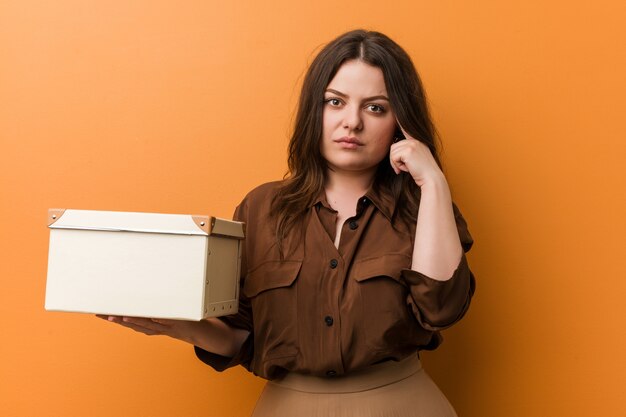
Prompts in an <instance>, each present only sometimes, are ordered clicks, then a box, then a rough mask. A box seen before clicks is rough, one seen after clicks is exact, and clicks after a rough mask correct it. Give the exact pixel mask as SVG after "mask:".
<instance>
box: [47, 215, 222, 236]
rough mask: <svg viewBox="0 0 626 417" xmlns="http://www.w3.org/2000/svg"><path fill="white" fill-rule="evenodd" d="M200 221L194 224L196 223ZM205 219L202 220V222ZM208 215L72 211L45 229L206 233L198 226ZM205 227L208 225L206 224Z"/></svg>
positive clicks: (207, 233)
mask: <svg viewBox="0 0 626 417" xmlns="http://www.w3.org/2000/svg"><path fill="white" fill-rule="evenodd" d="M198 219H200V221H199V222H198V223H196V220H198ZM204 219H206V220H204ZM208 219H209V216H191V215H187V214H161V213H134V212H123V211H96V210H72V209H67V210H65V211H63V212H62V216H58V215H57V217H56V219H55V221H54V222H53V223H51V224H50V225H49V226H48V227H50V228H51V229H82V230H103V231H125V232H143V233H170V234H182V235H204V236H207V235H209V234H210V232H209V231H208V228H205V227H204V226H200V224H201V223H202V222H203V221H207V222H208ZM206 226H208V223H207V224H206Z"/></svg>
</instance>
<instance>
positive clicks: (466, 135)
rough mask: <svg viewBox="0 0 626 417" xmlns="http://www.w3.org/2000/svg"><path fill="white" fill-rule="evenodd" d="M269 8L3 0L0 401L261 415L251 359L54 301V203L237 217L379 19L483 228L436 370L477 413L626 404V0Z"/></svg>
mask: <svg viewBox="0 0 626 417" xmlns="http://www.w3.org/2000/svg"><path fill="white" fill-rule="evenodd" d="M259 3H260V2H256V1H245V2H244V1H236V2H222V1H220V2H218V1H212V2H208V1H200V0H198V1H184V2H178V1H176V2H175V1H116V2H96V1H91V2H86V1H82V0H76V1H69V0H60V1H55V2H45V1H39V2H36V1H23V0H20V1H14V2H0V98H1V101H0V230H1V231H2V238H1V239H0V256H1V262H0V285H1V288H0V334H1V335H2V336H1V337H2V342H1V343H0V415H2V416H15V417H23V416H42V415H45V416H64V417H72V416H76V417H79V416H80V417H83V416H86V415H88V416H93V417H98V416H111V415H118V416H151V417H158V416H177V415H179V416H182V415H186V416H246V415H248V414H249V412H250V410H251V408H252V406H253V404H254V401H255V399H256V396H257V395H258V393H259V392H260V390H261V389H262V386H263V381H262V380H260V379H257V378H255V377H253V376H250V375H248V374H247V373H246V372H244V371H243V370H241V369H235V370H230V371H227V372H226V373H224V374H217V373H215V372H214V371H212V370H211V369H210V368H208V367H206V366H204V365H203V364H201V363H200V362H199V361H197V360H196V359H195V357H194V355H193V352H192V349H191V347H189V346H186V345H185V344H183V343H181V342H177V341H173V340H167V339H164V338H158V337H154V338H149V337H146V336H142V335H139V334H136V333H133V332H131V331H129V330H127V329H123V328H121V327H118V326H114V325H110V324H109V323H105V322H104V321H101V320H98V319H96V318H94V317H92V316H89V315H79V314H64V313H52V312H45V311H44V309H43V302H44V292H45V276H46V258H47V238H48V230H47V228H46V227H45V217H46V210H47V209H48V208H49V207H68V208H83V209H102V210H124V211H153V212H170V213H209V214H213V215H218V216H222V217H224V216H230V214H231V213H232V210H233V208H234V206H235V205H236V204H237V202H238V201H239V200H240V199H241V198H242V196H243V195H244V194H245V192H246V191H248V190H249V189H250V188H252V187H253V186H255V185H256V184H259V183H261V182H263V181H267V180H271V179H278V178H280V177H281V176H282V174H283V172H284V170H285V154H286V152H285V147H286V143H287V135H288V131H289V127H290V122H291V118H292V115H293V107H294V104H295V101H296V97H297V86H298V85H299V82H300V79H301V76H302V73H303V71H304V69H305V68H306V65H307V63H308V62H310V60H311V57H312V56H313V53H314V51H315V50H316V48H318V46H319V45H321V44H322V43H324V42H326V41H328V40H330V39H331V38H332V37H334V36H335V35H337V34H339V33H341V32H343V31H345V30H348V29H352V28H355V27H361V26H363V27H367V28H372V29H377V30H380V31H383V32H385V33H387V34H389V35H390V36H391V37H392V38H394V39H396V40H397V41H398V42H399V43H400V44H401V45H403V46H404V47H405V48H406V49H407V50H408V51H409V53H410V54H411V55H412V56H413V58H414V60H415V63H416V65H417V67H418V68H419V70H420V72H421V74H422V76H423V79H424V82H425V84H426V87H427V90H428V92H429V96H430V100H431V103H432V108H433V112H434V116H435V118H436V122H437V125H438V127H439V129H440V131H441V133H442V136H443V139H444V144H445V149H444V159H445V165H446V167H447V174H448V177H449V182H450V184H451V186H452V188H453V193H454V196H455V200H456V201H457V203H458V204H459V206H460V207H461V208H462V209H463V212H464V214H465V217H466V218H467V219H468V221H469V222H470V226H471V231H472V233H473V234H474V236H475V239H476V245H475V248H474V250H473V251H472V252H471V256H470V262H471V264H472V266H473V269H474V270H475V272H476V275H477V278H478V292H477V294H476V297H475V300H474V304H473V306H472V308H471V309H470V312H469V314H468V316H467V317H466V319H465V320H464V321H463V322H462V323H461V324H459V325H458V326H457V327H455V328H453V329H451V330H449V331H447V332H446V334H445V337H446V342H445V343H444V345H443V346H442V347H441V348H440V349H439V350H438V351H436V352H434V353H428V354H426V355H425V358H424V361H425V362H426V366H427V369H428V370H429V372H430V373H431V375H432V376H433V378H434V379H435V380H436V381H437V383H438V384H439V385H440V387H441V388H442V390H443V391H444V392H445V393H446V395H447V396H448V397H449V398H450V400H451V402H452V403H453V404H454V405H455V407H456V408H457V410H458V412H459V414H460V415H462V416H465V417H485V416H509V417H516V416H519V417H534V416H537V417H539V416H568V417H569V416H571V417H578V416H581V417H582V416H592V415H593V416H595V415H606V416H622V415H626V405H625V403H624V399H623V394H624V392H623V391H624V387H625V386H626V360H625V359H624V352H625V351H626V343H625V342H626V336H625V335H626V333H625V332H624V326H625V324H626V323H625V322H624V321H625V320H624V317H626V307H625V305H626V303H625V302H624V300H623V297H624V294H625V292H626V279H625V278H626V277H625V274H624V269H625V268H624V261H623V253H624V243H623V242H624V236H625V234H626V227H625V222H624V213H625V212H626V198H625V190H626V187H625V184H624V182H625V181H624V179H625V178H626V175H625V174H626V172H625V171H626V170H625V169H624V167H623V162H624V156H625V150H626V145H625V143H626V141H625V138H626V129H625V128H624V124H623V118H624V117H623V113H624V109H625V108H626V106H625V105H626V83H625V82H624V74H626V54H624V45H626V29H625V27H624V25H623V22H624V20H625V17H626V8H625V6H624V2H623V1H621V0H613V1H595V2H591V3H589V2H583V1H580V0H576V1H564V0H561V1H552V2H545V1H538V0H531V1H523V2H522V1H520V2H514V4H512V2H502V1H495V0H493V1H487V0H483V1H477V2H461V1H456V2H455V1H417V2H416V1H404V2H398V4H397V5H391V4H390V3H384V2H383V3H381V2H380V1H364V0H359V1H353V0H350V1H345V2H334V1H325V0H320V1H316V2H311V3H310V5H302V4H300V3H299V2H294V1H286V0H285V1H277V2H271V4H272V6H268V4H259ZM336 3H341V4H336ZM619 259H622V261H620V260H619Z"/></svg>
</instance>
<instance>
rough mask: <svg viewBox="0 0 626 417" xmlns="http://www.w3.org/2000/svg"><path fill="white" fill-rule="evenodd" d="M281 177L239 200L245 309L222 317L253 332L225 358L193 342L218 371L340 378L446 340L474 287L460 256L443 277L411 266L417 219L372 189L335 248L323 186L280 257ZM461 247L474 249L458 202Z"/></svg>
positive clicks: (333, 213) (242, 303)
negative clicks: (274, 206)
mask: <svg viewBox="0 0 626 417" xmlns="http://www.w3.org/2000/svg"><path fill="white" fill-rule="evenodd" d="M279 184H280V183H278V182H273V183H268V184H264V185H261V186H260V187H258V188H256V189H254V190H253V191H251V192H250V193H249V194H248V195H247V196H246V197H245V199H244V200H243V201H242V202H241V204H240V205H239V206H238V207H237V209H236V211H235V215H234V219H235V220H238V221H243V222H245V223H246V239H245V244H244V247H245V249H244V257H243V261H242V277H241V283H242V288H241V291H240V293H241V297H240V306H239V312H238V313H237V314H236V315H232V316H226V317H222V318H221V319H222V320H223V321H225V322H226V323H228V324H229V325H231V326H234V327H238V328H243V329H246V330H249V331H250V332H251V334H250V337H249V338H248V340H247V341H246V342H245V343H244V345H243V347H242V349H241V350H240V352H239V353H238V354H237V355H236V356H235V357H233V358H225V357H222V356H219V355H215V354H213V353H210V352H207V351H204V350H202V349H200V348H198V347H196V354H197V355H198V357H199V358H200V359H201V360H202V361H204V362H205V363H207V364H209V365H211V366H212V367H214V368H215V369H217V370H220V371H221V370H223V369H226V368H228V367H231V366H235V365H238V364H242V365H243V366H245V367H246V368H247V369H248V370H251V371H252V372H254V373H255V374H256V375H259V376H261V377H264V378H267V379H272V378H275V377H277V376H279V375H280V374H281V373H283V372H286V371H289V372H299V373H307V374H314V375H326V376H332V375H341V374H344V373H347V372H350V371H353V370H357V369H360V368H363V367H366V366H369V365H372V364H375V363H377V362H381V361H384V360H388V359H392V360H401V359H403V358H405V357H406V356H408V355H409V354H411V353H413V352H415V351H417V350H421V349H434V348H436V347H437V346H438V345H439V344H440V343H441V337H440V335H439V331H440V330H442V329H444V328H446V327H449V326H451V325H452V324H454V323H455V322H456V321H458V320H459V319H460V318H461V317H462V316H463V315H464V313H465V311H466V310H467V308H468V306H469V303H470V299H471V297H472V295H473V293H474V286H475V283H474V277H473V275H472V273H471V272H470V270H469V267H468V265H467V261H466V258H465V255H463V257H462V259H461V261H460V263H459V265H458V267H457V269H456V271H455V272H454V274H453V276H452V277H451V278H450V279H449V280H447V281H438V280H434V279H432V278H429V277H427V276H425V275H423V274H421V273H419V272H416V271H413V270H411V269H410V268H411V262H412V255H413V245H414V240H415V239H414V238H415V224H416V222H415V221H413V222H410V223H407V222H404V221H402V220H401V219H400V216H394V211H395V202H394V201H393V199H392V198H390V196H389V195H387V194H386V193H384V192H376V191H374V190H373V189H372V190H370V191H369V192H368V193H367V194H366V195H365V196H363V197H362V198H361V199H359V201H358V204H357V210H356V215H355V216H354V217H352V218H349V219H348V220H346V222H345V223H344V224H343V226H342V228H341V238H340V241H339V242H340V243H339V248H336V247H335V245H334V243H333V242H334V240H335V233H336V228H335V225H336V219H337V212H336V211H335V210H333V209H332V208H331V207H330V206H329V204H328V203H327V201H326V198H325V196H324V194H323V193H322V194H321V195H320V196H319V198H318V199H317V200H316V201H315V203H314V204H313V205H311V207H310V209H309V211H308V212H307V213H306V216H305V218H304V222H303V223H302V225H303V228H302V229H298V228H294V229H293V230H292V231H291V232H290V233H289V234H288V235H287V237H286V238H285V240H284V242H283V252H284V258H283V259H282V260H281V258H280V255H279V251H278V246H277V240H276V234H275V222H272V221H269V218H270V204H271V201H272V197H273V196H274V193H275V192H276V190H277V188H278V186H279ZM454 213H455V217H456V223H457V228H458V230H459V236H460V238H461V243H462V245H463V249H464V251H467V250H469V249H470V247H471V246H472V243H473V241H472V238H471V236H470V234H469V232H468V230H467V225H466V223H465V221H464V219H463V217H462V216H461V214H460V212H459V211H458V209H457V207H456V206H454Z"/></svg>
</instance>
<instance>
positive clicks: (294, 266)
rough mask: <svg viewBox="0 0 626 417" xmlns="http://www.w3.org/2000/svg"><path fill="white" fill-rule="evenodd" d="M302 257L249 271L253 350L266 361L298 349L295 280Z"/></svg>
mask: <svg viewBox="0 0 626 417" xmlns="http://www.w3.org/2000/svg"><path fill="white" fill-rule="evenodd" d="M301 267H302V261H268V262H265V263H263V264H261V265H259V266H258V267H256V268H254V269H253V270H252V271H250V272H248V275H247V276H246V278H245V282H244V285H243V293H244V295H245V296H246V297H248V298H249V299H250V303H251V305H252V317H253V321H254V350H255V357H257V359H258V360H261V361H266V360H268V359H274V358H279V357H286V356H294V355H296V354H297V353H298V346H297V341H298V317H297V306H298V300H297V292H296V288H295V282H296V279H297V278H298V275H299V274H300V268H301Z"/></svg>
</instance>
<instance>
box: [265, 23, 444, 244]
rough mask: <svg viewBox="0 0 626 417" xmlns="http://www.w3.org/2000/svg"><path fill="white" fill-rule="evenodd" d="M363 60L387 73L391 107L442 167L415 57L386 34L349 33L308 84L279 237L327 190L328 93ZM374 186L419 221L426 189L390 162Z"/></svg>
mask: <svg viewBox="0 0 626 417" xmlns="http://www.w3.org/2000/svg"><path fill="white" fill-rule="evenodd" d="M353 59H356V60H361V61H363V62H365V63H367V64H370V65H373V66H375V67H378V68H380V69H381V70H382V72H383V76H384V80H385V86H386V88H387V93H388V94H389V100H390V102H391V107H392V109H393V111H394V112H395V114H396V117H397V118H398V121H399V122H400V124H401V125H402V127H403V128H404V129H405V130H406V131H407V132H408V133H409V134H410V135H411V136H412V137H414V138H417V139H418V140H419V141H421V142H423V143H424V144H426V145H427V146H428V148H429V149H430V151H431V152H432V154H433V156H434V158H435V160H436V161H437V164H439V166H441V163H440V161H439V157H438V155H437V148H436V143H435V142H436V137H437V135H436V131H435V128H434V125H433V123H432V121H431V119H430V115H429V111H428V106H427V104H426V97H425V93H424V89H423V87H422V82H421V80H420V78H419V76H418V74H417V71H416V70H415V67H414V66H413V63H412V61H411V58H410V57H409V55H408V54H407V53H406V52H405V51H404V50H403V49H402V48H401V47H400V46H399V45H398V44H396V43H395V42H394V41H393V40H391V39H390V38H388V37H387V36H385V35H384V34H382V33H379V32H371V31H365V30H354V31H351V32H347V33H345V34H343V35H341V36H339V37H338V38H336V39H335V40H333V41H332V42H330V43H329V44H328V45H326V46H325V47H324V48H323V49H322V50H321V51H320V53H319V54H318V55H317V56H316V57H315V59H314V60H313V63H312V64H311V66H310V67H309V69H308V71H307V73H306V75H305V77H304V82H303V85H302V92H301V94H300V101H299V104H298V111H297V114H296V120H295V126H294V131H293V134H292V136H291V140H290V142H289V158H288V167H289V171H288V173H287V174H286V175H285V180H284V181H283V183H282V185H281V187H280V189H279V191H278V193H277V194H276V196H275V197H274V200H273V201H272V207H273V210H272V211H273V213H274V214H275V215H276V216H277V223H276V229H277V238H278V243H279V247H280V248H281V253H282V241H283V238H284V237H285V235H286V233H287V231H288V230H289V229H290V228H291V227H293V226H294V225H295V223H296V222H297V221H298V220H299V219H300V218H301V217H302V215H303V214H304V213H306V211H307V209H308V207H309V206H310V205H311V204H312V203H313V201H314V200H315V198H316V197H317V196H318V195H319V193H320V192H321V191H322V190H323V188H324V183H325V179H326V161H325V160H324V158H323V157H322V154H321V151H320V140H321V138H322V120H323V119H322V115H323V102H324V92H325V90H326V87H327V86H328V84H329V83H330V81H331V80H332V79H333V77H334V76H335V74H336V73H337V71H338V70H339V68H340V67H341V65H342V64H343V63H344V62H346V61H349V60H353ZM374 187H381V188H382V189H384V190H387V191H388V192H390V193H391V195H392V196H393V198H394V199H395V200H396V207H397V209H396V213H394V216H395V215H397V214H400V216H401V217H402V218H403V219H405V220H406V221H415V218H414V217H412V216H415V213H416V211H417V206H418V203H419V195H420V190H419V187H418V186H417V184H415V181H413V179H412V178H411V176H410V175H396V174H395V172H394V171H393V169H392V168H391V165H390V164H389V163H385V162H383V163H381V164H379V166H378V170H377V173H376V178H375V181H374Z"/></svg>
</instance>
